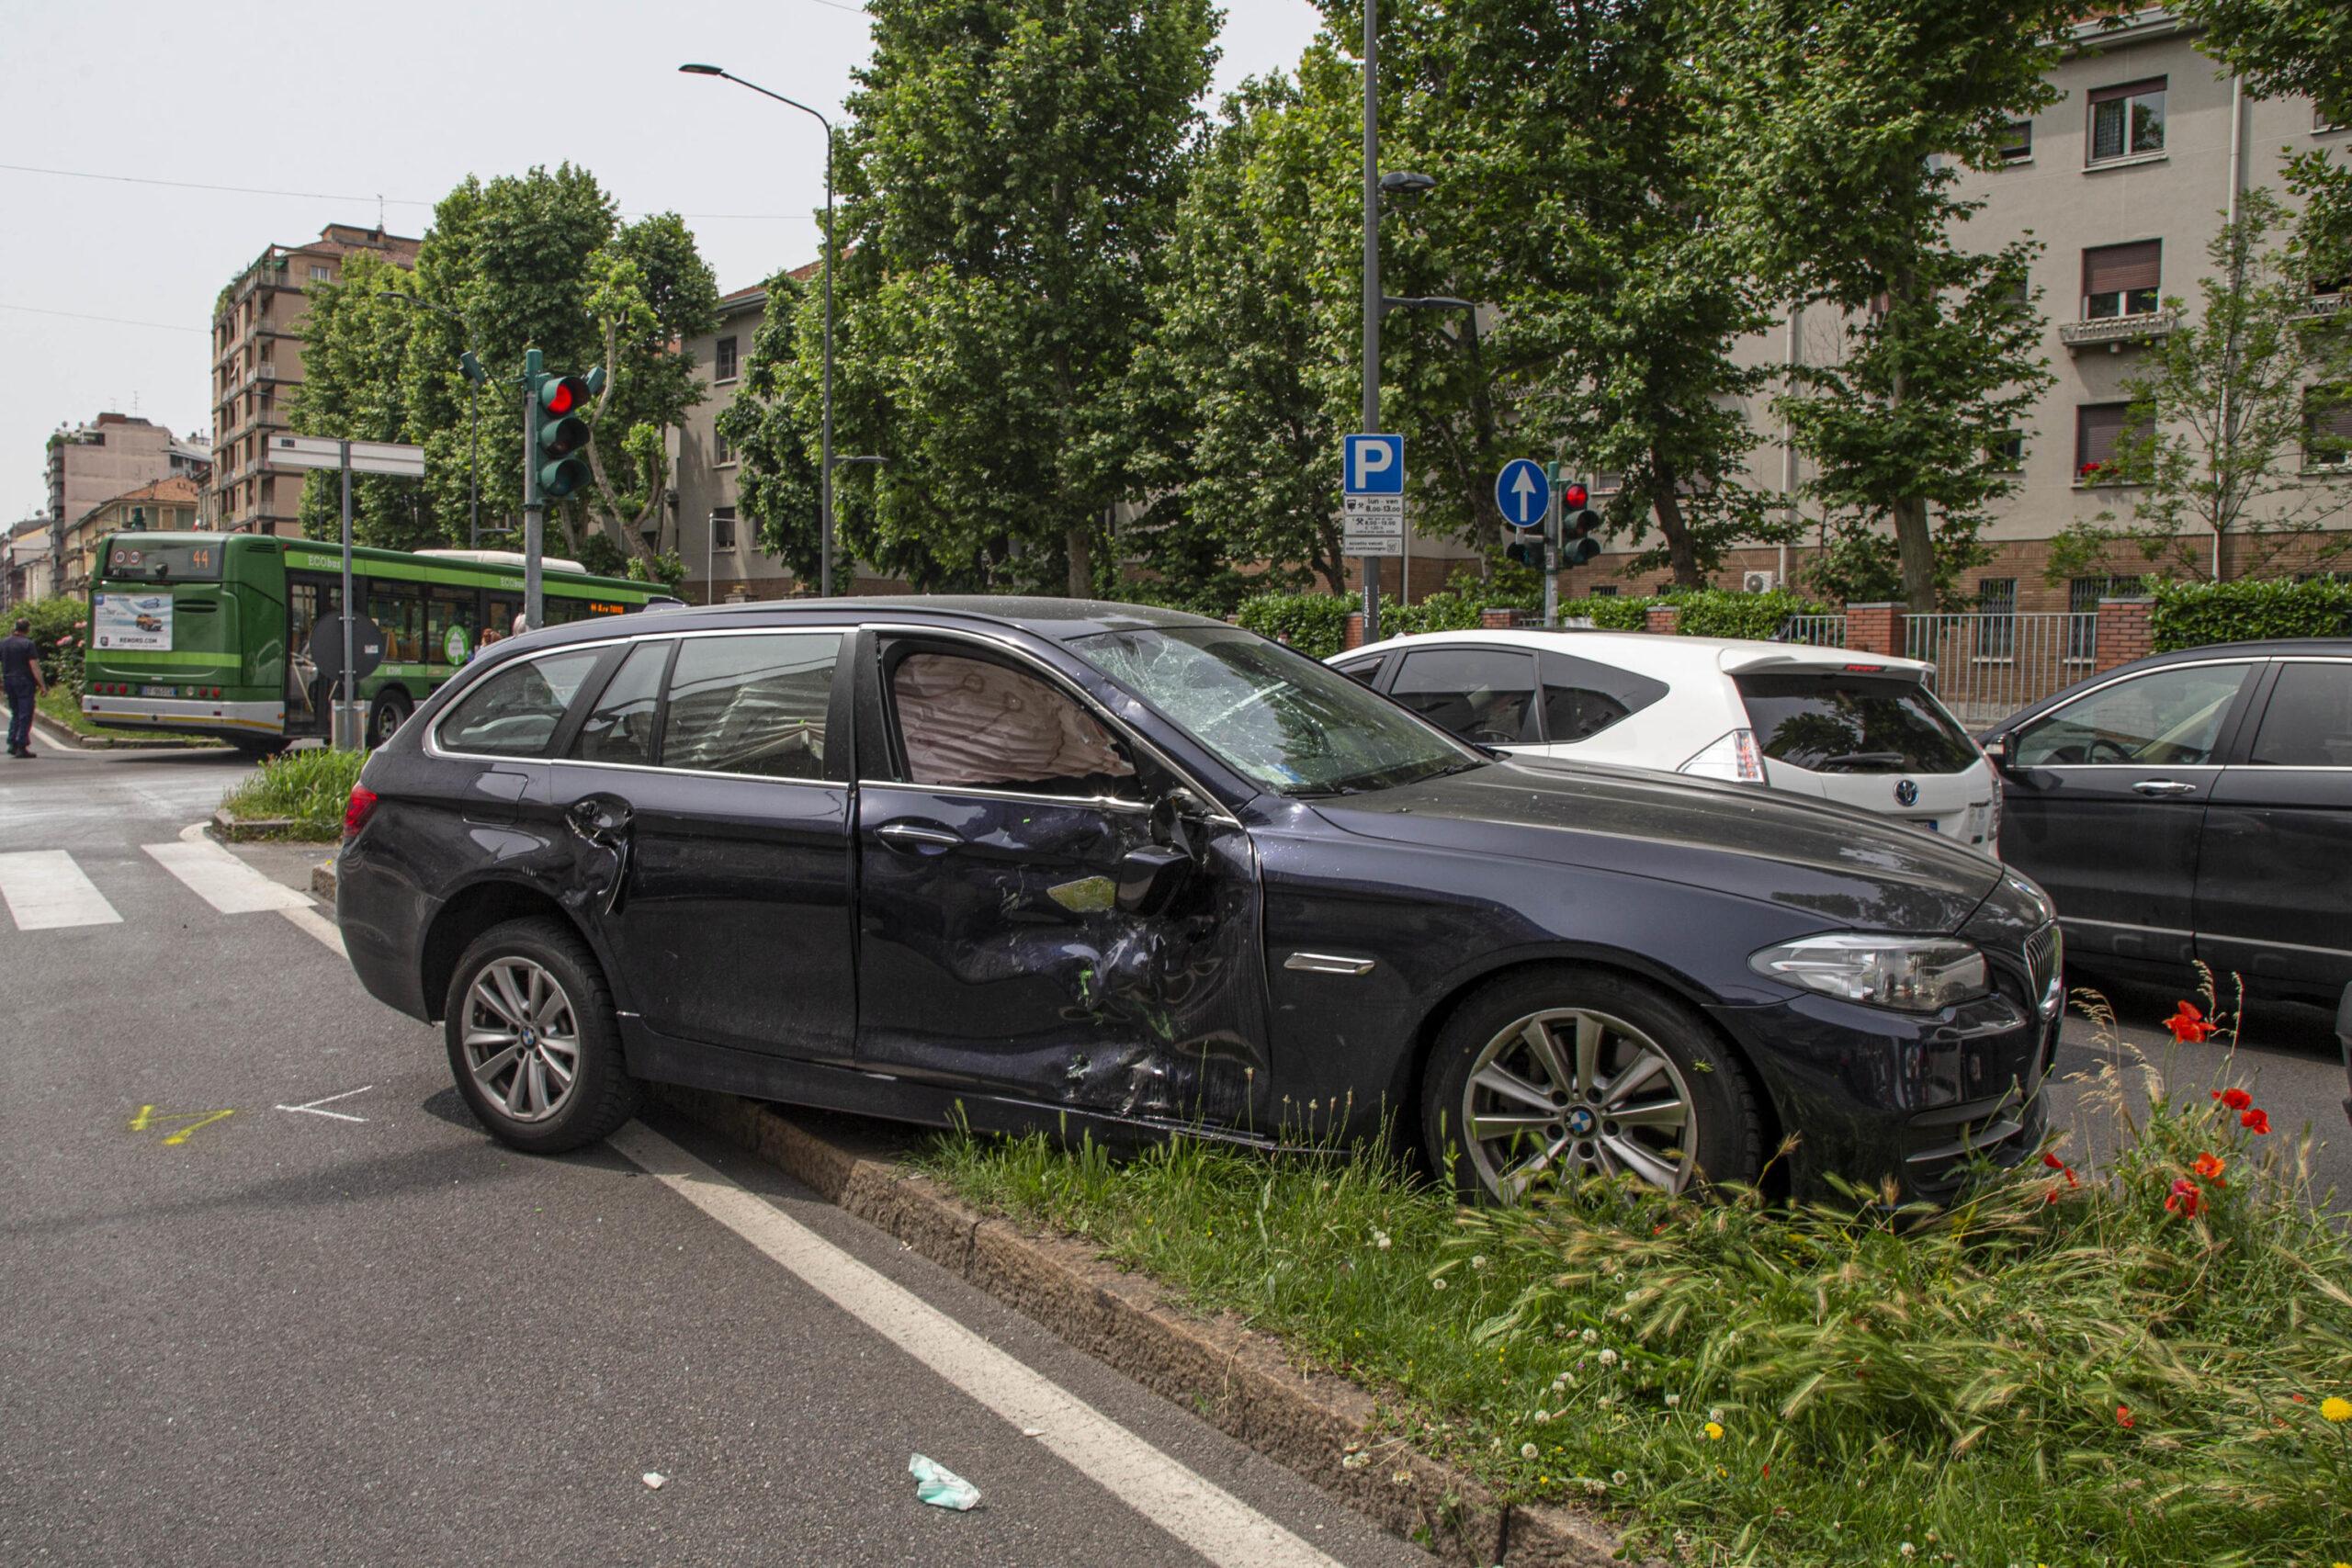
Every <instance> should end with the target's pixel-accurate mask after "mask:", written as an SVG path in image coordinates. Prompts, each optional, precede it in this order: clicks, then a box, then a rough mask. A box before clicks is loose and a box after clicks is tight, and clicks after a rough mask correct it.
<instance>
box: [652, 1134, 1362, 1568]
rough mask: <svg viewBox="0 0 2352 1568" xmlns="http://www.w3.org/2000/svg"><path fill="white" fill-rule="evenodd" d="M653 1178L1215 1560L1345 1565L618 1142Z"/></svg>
mask: <svg viewBox="0 0 2352 1568" xmlns="http://www.w3.org/2000/svg"><path fill="white" fill-rule="evenodd" d="M608 1141H609V1142H610V1143H611V1145H612V1146H613V1147H614V1148H616V1149H617V1150H619V1151H620V1152H621V1153H622V1154H624V1155H626V1156H628V1157H629V1158H630V1159H631V1160H634V1161H635V1162H636V1163H637V1164H638V1165H639V1166H641V1167H643V1168H644V1169H645V1171H646V1173H647V1174H648V1175H650V1176H652V1177H653V1178H654V1179H657V1180H659V1181H660V1182H661V1183H662V1185H663V1186H665V1187H667V1188H669V1189H670V1190H672V1191H673V1192H676V1193H677V1194H679V1195H680V1196H681V1197H683V1198H684V1199H685V1200H686V1201H688V1202H690V1203H692V1204H693V1205H694V1206H695V1208H697V1209H700V1210H701V1211H702V1212H703V1213H706V1214H708V1215H709V1216H710V1217H711V1218H712V1219H715V1220H717V1221H718V1223H719V1224H723V1225H725V1226H726V1227H727V1228H728V1229H729V1230H731V1231H733V1232H734V1233H735V1234H736V1235H740V1236H741V1237H742V1238H743V1239H744V1240H745V1241H748V1242H750V1243H751V1244H752V1246H753V1247H758V1248H759V1249H760V1250H761V1251H762V1252H763V1253H765V1254H766V1255H767V1256H768V1258H771V1259H772V1260H773V1261H775V1262H776V1263H780V1264H782V1265H783V1266H784V1267H785V1268H786V1269H790V1270H791V1271H792V1272H793V1273H794V1274H796V1275H797V1276H799V1278H800V1279H801V1280H804V1281H805V1282H806V1283H808V1284H809V1286H811V1287H812V1288H813V1289H815V1290H816V1291H817V1292H819V1293H820V1294H821V1295H823V1296H824V1297H826V1298H827V1299H828V1300H830V1301H831V1302H832V1303H833V1304H834V1305H836V1306H838V1307H840V1308H841V1309H842V1311H843V1312H846V1313H848V1314H850V1315H851V1316H852V1317H854V1318H856V1319H857V1320H858V1321H859V1322H861V1323H863V1324H865V1325H866V1326H867V1327H868V1328H871V1329H873V1330H874V1331H875V1332H876V1334H879V1335H880V1336H882V1337H883V1338H885V1339H888V1341H890V1343H891V1344H893V1345H896V1346H897V1347H898V1348H899V1349H901V1350H904V1351H905V1352H906V1353H907V1354H908V1355H910V1356H912V1357H913V1358H914V1359H916V1360H918V1361H921V1362H922V1364H923V1365H924V1366H926V1367H929V1368H930V1369H931V1370H932V1371H934V1372H936V1373H938V1374H939V1375H940V1377H942V1378H943V1379H944V1380H946V1381H947V1382H950V1383H952V1384H954V1385H955V1386H956V1388H958V1389H960V1390H962V1391H963V1392H964V1393H967V1394H969V1395H970V1396H971V1397H972V1398H973V1399H975V1400H978V1402H979V1403H980V1404H984V1405H986V1406H988V1407H989V1409H990V1410H992V1411H994V1412H995V1413H996V1414H997V1415H998V1416H1001V1417H1002V1418H1003V1419H1004V1420H1006V1421H1007V1422H1010V1423H1011V1424H1012V1427H1014V1428H1015V1429H1017V1430H1023V1431H1025V1430H1027V1429H1029V1428H1033V1427H1034V1428H1035V1429H1037V1430H1038V1431H1039V1432H1040V1434H1041V1435H1040V1436H1039V1437H1038V1438H1037V1441H1038V1443H1039V1444H1041V1445H1042V1446H1044V1447H1046V1448H1048V1449H1051V1450H1053V1451H1054V1452H1055V1453H1056V1454H1057V1455H1058V1456H1059V1457H1060V1458H1061V1459H1062V1460H1064V1461H1066V1462H1068V1463H1069V1464H1070V1465H1072V1466H1073V1467H1075V1468H1076V1469H1078V1470H1079V1471H1080V1472H1082V1473H1084V1474H1085V1475H1087V1476H1088V1477H1089V1478H1090V1479H1091V1480H1092V1481H1093V1482H1094V1483H1096V1484H1097V1485H1099V1486H1101V1487H1103V1489H1104V1490H1106V1491H1108V1492H1109V1493H1110V1494H1111V1495H1114V1496H1115V1497H1117V1498H1118V1499H1119V1500H1120V1501H1122V1502H1124V1503H1125V1504H1126V1505H1127V1506H1129V1507H1131V1508H1133V1509H1134V1510H1135V1511H1136V1512H1137V1513H1139V1514H1141V1515H1142V1516H1143V1517H1146V1518H1147V1519H1149V1520H1150V1521H1151V1522H1152V1523H1153V1524H1156V1525H1158V1526H1159V1528H1160V1529H1163V1530H1166V1531H1167V1532H1168V1533H1169V1534H1170V1535H1172V1536H1174V1537H1175V1538H1176V1539H1177V1540H1181V1541H1182V1542H1183V1543H1184V1544H1185V1545H1186V1546H1189V1547H1191V1548H1192V1549H1193V1551H1197V1552H1199V1553H1200V1554H1201V1555H1202V1556H1204V1557H1205V1558H1207V1559H1208V1560H1209V1561H1210V1562H1216V1563H1220V1564H1231V1565H1236V1568H1239V1565H1245V1564H1246V1565H1248V1568H1339V1565H1338V1564H1337V1563H1335V1562H1333V1561H1332V1560H1331V1559H1330V1558H1329V1557H1327V1556H1325V1555H1324V1554H1323V1553H1322V1552H1320V1551H1317V1550H1315V1548H1314V1547H1312V1546H1310V1545H1308V1544H1307V1543H1306V1541H1304V1540H1300V1539H1299V1538H1298V1537H1296V1536H1295V1535H1293V1534H1292V1533H1291V1532H1290V1531H1288V1530H1286V1529H1283V1527H1282V1526H1280V1525H1278V1524H1276V1523H1275V1522H1274V1521H1273V1520H1272V1519H1270V1518H1268V1517H1266V1516H1265V1515H1263V1514H1261V1513H1260V1512H1258V1510H1257V1509H1255V1508H1252V1507H1251V1506H1250V1505H1249V1504H1247V1503H1244V1502H1243V1501H1241V1499H1239V1498H1238V1497H1236V1496H1234V1495H1232V1494H1231V1493H1229V1492H1227V1491H1226V1490H1225V1489H1224V1488H1222V1487H1220V1486H1218V1485H1217V1484H1216V1483H1214V1482H1212V1481H1210V1480H1208V1479H1207V1478H1206V1477H1205V1476H1203V1475H1201V1474H1199V1473H1197V1472H1194V1471H1193V1470H1191V1469H1189V1468H1188V1467H1186V1466H1185V1465H1184V1464H1182V1462H1180V1461H1177V1460H1175V1459H1173V1458H1171V1457H1170V1456H1169V1455H1168V1454H1166V1453H1163V1452H1162V1451H1160V1450H1159V1449H1157V1448H1154V1447H1153V1446H1152V1445H1151V1444H1149V1443H1148V1442H1146V1441H1145V1440H1144V1439H1143V1438H1139V1437H1137V1436H1136V1435H1135V1434H1134V1433H1133V1432H1130V1431H1128V1430H1127V1429H1126V1428H1125V1427H1122V1426H1120V1425H1119V1424H1118V1423H1117V1422H1115V1421H1114V1420H1112V1419H1111V1418H1110V1417H1109V1416H1104V1415H1103V1413H1102V1412H1100V1411H1098V1410H1096V1409H1095V1408H1094V1407H1093V1406H1092V1405H1091V1404H1087V1403H1085V1402H1084V1401H1083V1400H1081V1399H1080V1398H1079V1397H1078V1396H1077V1395H1076V1394H1073V1393H1069V1391H1068V1390H1067V1389H1064V1388H1063V1387H1061V1385H1059V1384H1058V1383H1056V1382H1053V1381H1052V1380H1050V1379H1048V1378H1046V1377H1045V1376H1043V1375H1042V1374H1040V1373H1038V1372H1035V1371H1031V1370H1030V1369H1029V1368H1028V1367H1027V1366H1024V1365H1023V1363H1022V1362H1020V1361H1018V1360H1016V1359H1013V1358H1012V1356H1009V1355H1007V1354H1006V1353H1005V1352H1003V1351H1002V1350H1000V1349H998V1348H996V1347H995V1346H993V1345H991V1344H989V1342H988V1341H987V1340H985V1339H982V1338H981V1337H979V1336H978V1335H977V1334H974V1333H973V1332H972V1331H971V1330H970V1329H968V1328H967V1327H965V1326H964V1325H962V1324H960V1323H958V1322H956V1320H955V1319H954V1318H952V1317H949V1316H948V1315H947V1314H945V1313H943V1312H941V1311H940V1310H939V1309H938V1308H936V1307H934V1306H933V1305H931V1304H930V1303H928V1302H925V1301H924V1300H923V1299H922V1297H920V1296H918V1295H916V1294H915V1293H914V1292H911V1291H909V1290H907V1289H905V1288H904V1287H903V1286H900V1285H898V1284H895V1283H893V1282H892V1281H891V1280H888V1279H885V1278H884V1277H883V1276H882V1275H880V1274H877V1273H876V1272H875V1271H874V1270H873V1269H869V1268H867V1267H866V1266H865V1264H863V1263H861V1262H859V1261H858V1260H857V1259H856V1258H852V1257H851V1256H850V1255H849V1254H848V1253H846V1252H843V1251H842V1249H841V1248H839V1247H835V1246H834V1245H833V1244H832V1243H831V1242H829V1241H827V1240H825V1239H824V1238H823V1237H822V1236H820V1235H817V1233H816V1232H814V1231H812V1230H810V1229H809V1227H808V1226H806V1225H804V1224H801V1223H800V1222H799V1221H797V1220H795V1219H793V1218H792V1217H791V1216H790V1215H788V1214H786V1213H783V1212H782V1211H781V1210H779V1209H777V1208H776V1207H775V1205H774V1204H772V1203H769V1202H767V1201H764V1200H763V1199H762V1198H760V1197H758V1196H756V1195H755V1194H753V1193H752V1192H749V1191H746V1190H744V1189H743V1188H742V1187H741V1186H739V1185H737V1184H736V1183H735V1182H733V1181H730V1180H729V1179H727V1178H726V1177H725V1176H723V1175H721V1174H720V1173H719V1172H718V1171H717V1170H715V1169H713V1168H711V1167H709V1166H708V1165H706V1164H704V1163H703V1162H702V1161H701V1160H699V1159H696V1158H695V1156H692V1155H690V1154H688V1153H687V1152H686V1151H685V1150H684V1149H682V1148H680V1147H679V1146H678V1145H675V1144H673V1143H672V1142H671V1141H670V1140H669V1139H667V1138H665V1137H663V1136H662V1134H659V1133H656V1132H654V1131H652V1130H651V1129H650V1128H648V1127H645V1126H643V1125H641V1124H639V1123H636V1122H632V1123H630V1124H629V1125H628V1126H627V1127H624V1128H622V1129H621V1130H620V1131H619V1132H617V1133H615V1134H613V1135H612V1137H611V1138H610V1139H609V1140H608Z"/></svg>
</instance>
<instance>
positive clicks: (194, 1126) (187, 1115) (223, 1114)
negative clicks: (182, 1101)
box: [130, 1105, 236, 1145]
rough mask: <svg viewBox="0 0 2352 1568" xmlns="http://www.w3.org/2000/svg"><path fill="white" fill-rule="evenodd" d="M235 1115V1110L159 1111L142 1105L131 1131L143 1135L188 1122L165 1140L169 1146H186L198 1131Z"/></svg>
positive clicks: (131, 1124)
mask: <svg viewBox="0 0 2352 1568" xmlns="http://www.w3.org/2000/svg"><path fill="white" fill-rule="evenodd" d="M235 1114H236V1111H233V1110H232V1111H158V1110H156V1109H155V1108H154V1107H153V1106H152V1105H142V1106H141V1107H140V1108H139V1114H138V1115H136V1116H133V1117H132V1118H131V1119H130V1130H131V1131H132V1132H134V1133H143V1132H145V1131H147V1129H149V1128H150V1127H161V1126H163V1125H164V1124H165V1123H166V1122H186V1123H187V1125H186V1126H183V1127H182V1128H180V1129H179V1131H177V1132H175V1133H174V1134H172V1135H171V1136H170V1137H167V1138H165V1139H164V1143H165V1144H167V1145H168V1144H185V1143H187V1141H188V1140H189V1139H190V1138H192V1137H194V1136H195V1135H196V1134H197V1131H198V1129H199V1128H203V1127H209V1126H211V1125H212V1123H214V1122H224V1121H226V1120H228V1119H229V1118H230V1117H232V1116H234V1115H235Z"/></svg>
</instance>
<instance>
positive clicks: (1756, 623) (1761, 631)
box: [1667, 588, 1828, 639]
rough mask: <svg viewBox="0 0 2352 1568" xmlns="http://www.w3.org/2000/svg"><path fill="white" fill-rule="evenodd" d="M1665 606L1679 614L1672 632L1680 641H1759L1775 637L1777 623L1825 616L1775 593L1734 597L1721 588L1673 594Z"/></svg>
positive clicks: (1810, 605) (1819, 609)
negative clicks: (1792, 616) (1796, 616)
mask: <svg viewBox="0 0 2352 1568" xmlns="http://www.w3.org/2000/svg"><path fill="white" fill-rule="evenodd" d="M1667 603H1668V604H1672V605H1673V606H1674V607H1675V608H1676V609H1677V610H1679V612H1681V613H1680V615H1678V616H1677V617H1676V621H1675V627H1674V629H1675V630H1676V631H1678V632H1679V633H1680V634H1681V635H1682V636H1684V637H1755V638H1758V639H1763V638H1769V637H1772V636H1774V635H1775V634H1776V633H1778V632H1779V631H1780V629H1781V623H1782V622H1784V621H1786V620H1787V619H1788V618H1789V617H1790V616H1791V615H1826V614H1827V613H1828V612H1827V611H1826V610H1825V609H1824V608H1823V607H1822V606H1821V605H1819V604H1815V603H1814V602H1813V601H1812V600H1810V599H1803V598H1799V597H1798V596H1797V595H1796V594H1794V593H1789V592H1781V591H1780V590H1777V589H1776V590H1774V591H1773V592H1770V593H1736V592H1732V591H1731V590H1729V589H1725V588H1709V589H1704V590H1702V591H1700V592H1693V593H1677V594H1674V595H1672V596H1671V597H1670V598H1668V600H1667Z"/></svg>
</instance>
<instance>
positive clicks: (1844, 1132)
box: [1712, 992, 2063, 1201]
mask: <svg viewBox="0 0 2352 1568" xmlns="http://www.w3.org/2000/svg"><path fill="white" fill-rule="evenodd" d="M1712 1011H1713V1017H1714V1019H1715V1021H1717V1022H1718V1023H1720V1024H1721V1025H1722V1026H1723V1027H1724V1030H1725V1031H1726V1032H1729V1033H1730V1034H1731V1036H1732V1037H1733V1039H1734V1040H1736V1042H1737V1043H1739V1045H1740V1047H1741V1049H1742V1050H1743V1051H1744V1052H1745V1053H1746V1055H1747V1059H1748V1060H1749V1061H1750V1062H1751V1063H1753V1064H1754V1065H1755V1066H1756V1069H1757V1071H1758V1074H1759V1075H1760V1076H1761V1077H1762V1078H1763V1079H1764V1088H1765V1090H1766V1092H1767V1093H1768V1094H1769V1096H1770V1099H1771V1101H1772V1105H1773V1109H1774V1111H1776V1113H1777V1114H1778V1117H1779V1120H1780V1123H1781V1132H1782V1134H1784V1135H1791V1136H1793V1137H1795V1138H1796V1140H1797V1144H1796V1147H1795V1149H1794V1150H1793V1151H1792V1155H1791V1156H1790V1159H1791V1168H1792V1175H1793V1177H1794V1179H1795V1180H1794V1186H1795V1189H1796V1192H1797V1195H1798V1196H1800V1197H1805V1196H1828V1195H1830V1194H1831V1192H1832V1191H1833V1189H1831V1188H1830V1186H1829V1182H1828V1178H1829V1177H1830V1176H1832V1175H1833V1174H1834V1175H1836V1176H1838V1177H1840V1178H1842V1179H1846V1180H1848V1181H1851V1182H1853V1183H1855V1184H1856V1185H1859V1186H1865V1187H1871V1188H1877V1189H1880V1190H1887V1189H1889V1188H1891V1189H1892V1190H1893V1192H1894V1197H1895V1199H1896V1200H1897V1201H1905V1200H1909V1199H1914V1198H1925V1199H1936V1198H1940V1197H1943V1196H1945V1195H1947V1194H1949V1193H1951V1191H1952V1190H1955V1189H1956V1188H1958V1187H1959V1186H1960V1185H1961V1183H1962V1180H1964V1179H1965V1178H1966V1176H1967V1172H1968V1169H1969V1168H1970V1167H1971V1165H1973V1163H1975V1162H1976V1161H1978V1160H1980V1159H1981V1160H1985V1161H1989V1162H1991V1163H1993V1164H1995V1165H2013V1164H2016V1163H2018V1162H2019V1161H2021V1160H2024V1159H2026V1158H2027V1157H2029V1156H2031V1155H2032V1153H2033V1152H2034V1149H2035V1148H2036V1146H2037V1145H2039V1143H2040V1140H2041V1083H2042V1078H2043V1077H2044V1075H2046V1074H2047V1073H2048V1071H2049V1069H2050V1064H2051V1062H2052V1060H2053V1059H2054V1057H2055V1055H2056V1053H2057V1048H2058V1030H2059V1026H2060V1024H2061V1022H2062V1021H2063V1018H2062V1015H2061V1013H2060V1012H2059V1010H2057V1009H2055V1008H2049V1007H2045V1006H2038V1005H2031V1004H2024V1003H2021V1002H2020V1001H2018V999H2015V998H2011V997H2008V996H2007V995H2003V994H2000V993H1997V992H1996V994H1994V995H1991V996H1986V997H1981V998H1977V999H1976V1000H1974V1001H1971V1002H1967V1003H1963V1004H1962V1005H1961V1006H1959V1007H1956V1008H1951V1009H1947V1010H1945V1011H1943V1012H1941V1013H1936V1014H1928V1015H1914V1014H1909V1013H1901V1012H1895V1011H1892V1010H1887V1009H1883V1008H1870V1007H1862V1006H1860V1005H1858V1004H1856V1003H1852V1002H1844V1001H1839V1000H1838V999H1837V998H1832V997H1826V996H1811V995H1808V996H1802V997H1796V998H1792V999H1790V1000H1788V1001H1785V1002H1780V1003H1776V1004H1772V1005H1769V1006H1764V1007H1720V1008H1715V1009H1713V1010H1712Z"/></svg>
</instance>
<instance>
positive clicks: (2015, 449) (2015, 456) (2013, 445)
mask: <svg viewBox="0 0 2352 1568" xmlns="http://www.w3.org/2000/svg"><path fill="white" fill-rule="evenodd" d="M1992 457H1993V466H1994V467H1995V468H1998V469H2000V470H2001V471H2002V472H2003V473H2008V474H2014V473H2016V472H2018V470H2019V469H2021V468H2024V467H2025V432H2024V431H2022V430H2012V431H2010V432H2009V434H2007V436H2006V437H2004V438H2003V439H2002V440H2000V441H1997V442H1996V443H1995V444H1994V446H1993V453H1992Z"/></svg>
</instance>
